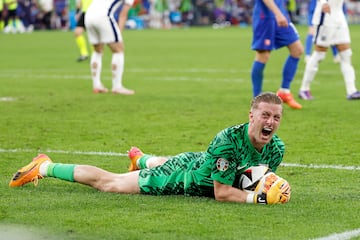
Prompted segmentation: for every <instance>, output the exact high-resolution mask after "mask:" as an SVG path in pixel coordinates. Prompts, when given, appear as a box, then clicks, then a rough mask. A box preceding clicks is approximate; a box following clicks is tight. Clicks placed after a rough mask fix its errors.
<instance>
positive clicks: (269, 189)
mask: <svg viewBox="0 0 360 240" xmlns="http://www.w3.org/2000/svg"><path fill="white" fill-rule="evenodd" d="M290 194H291V188H290V185H289V183H288V182H287V181H286V180H285V179H283V178H281V177H279V176H277V175H276V174H275V173H273V172H270V173H267V174H266V175H264V177H263V179H262V180H261V181H260V182H259V184H258V186H257V187H256V190H255V192H253V193H249V194H248V196H247V201H246V202H248V203H258V204H276V203H286V202H288V201H289V200H290Z"/></svg>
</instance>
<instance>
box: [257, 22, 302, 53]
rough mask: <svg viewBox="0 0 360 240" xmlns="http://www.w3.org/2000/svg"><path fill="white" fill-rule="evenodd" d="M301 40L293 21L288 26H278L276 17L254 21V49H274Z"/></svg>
mask: <svg viewBox="0 0 360 240" xmlns="http://www.w3.org/2000/svg"><path fill="white" fill-rule="evenodd" d="M297 40H299V34H298V32H297V30H296V28H295V26H294V24H292V23H291V22H290V23H289V26H288V27H278V26H277V23H276V21H275V19H274V18H263V19H260V18H258V19H256V20H255V21H254V22H253V40H252V45H251V49H252V50H269V51H271V50H274V49H278V48H282V47H284V46H288V45H290V44H292V43H294V42H295V41H297Z"/></svg>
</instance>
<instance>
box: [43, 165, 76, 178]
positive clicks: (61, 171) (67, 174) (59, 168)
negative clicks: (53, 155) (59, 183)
mask: <svg viewBox="0 0 360 240" xmlns="http://www.w3.org/2000/svg"><path fill="white" fill-rule="evenodd" d="M75 167H76V165H75V164H63V163H50V164H49V167H48V170H47V174H46V175H47V176H48V177H55V178H59V179H62V180H66V181H69V182H75V181H74V169H75Z"/></svg>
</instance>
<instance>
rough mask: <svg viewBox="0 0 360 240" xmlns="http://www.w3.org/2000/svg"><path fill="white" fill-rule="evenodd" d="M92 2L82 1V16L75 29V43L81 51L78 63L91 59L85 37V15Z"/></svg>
mask: <svg viewBox="0 0 360 240" xmlns="http://www.w3.org/2000/svg"><path fill="white" fill-rule="evenodd" d="M91 2H92V0H80V7H79V8H80V9H81V14H80V16H79V18H78V21H77V23H76V27H75V29H74V35H75V42H76V45H77V47H78V48H79V50H80V57H79V58H78V59H77V61H78V62H82V61H85V60H87V59H88V58H89V51H88V46H87V41H86V38H85V37H84V31H85V30H86V27H85V14H86V11H87V10H88V8H89V6H90V4H91Z"/></svg>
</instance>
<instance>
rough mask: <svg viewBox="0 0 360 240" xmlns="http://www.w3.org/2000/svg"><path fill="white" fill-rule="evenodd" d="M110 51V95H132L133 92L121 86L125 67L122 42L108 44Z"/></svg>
mask: <svg viewBox="0 0 360 240" xmlns="http://www.w3.org/2000/svg"><path fill="white" fill-rule="evenodd" d="M108 46H109V48H110V49H111V51H112V59H111V72H112V93H114V94H123V95H133V94H135V91H134V90H131V89H127V88H125V87H124V85H123V73H124V65H125V56H124V46H123V43H122V42H113V43H110V44H108Z"/></svg>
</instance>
